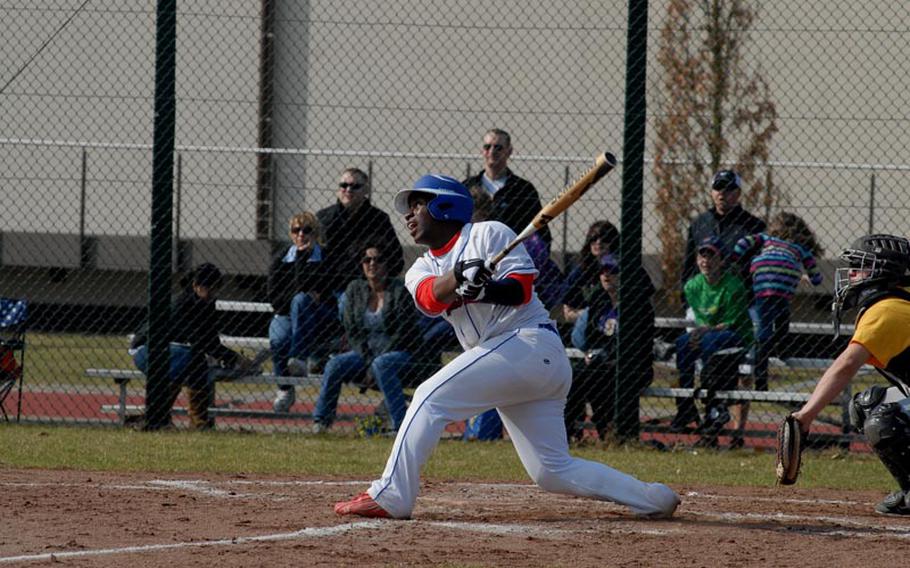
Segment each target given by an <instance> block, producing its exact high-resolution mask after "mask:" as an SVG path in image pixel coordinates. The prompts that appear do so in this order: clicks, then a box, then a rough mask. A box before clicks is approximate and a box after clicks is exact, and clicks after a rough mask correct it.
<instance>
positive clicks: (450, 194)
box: [395, 174, 474, 223]
mask: <svg viewBox="0 0 910 568" xmlns="http://www.w3.org/2000/svg"><path fill="white" fill-rule="evenodd" d="M415 192H417V193H428V194H431V195H435V197H434V198H433V199H431V200H430V202H429V203H428V204H427V210H428V211H429V212H430V217H432V218H434V219H436V220H439V221H460V222H462V223H468V222H470V221H471V215H472V214H473V213H474V200H473V199H472V198H471V193H470V192H469V191H468V188H466V187H465V186H464V184H462V183H461V182H460V181H458V180H457V179H455V178H453V177H449V176H444V175H439V174H427V175H425V176H423V177H421V178H420V179H418V180H417V181H415V182H414V186H413V187H412V188H411V189H402V190H400V191H399V192H398V193H397V194H396V195H395V210H396V211H398V212H399V213H401V214H405V213H407V212H408V211H409V209H408V196H410V195H411V194H412V193H415Z"/></svg>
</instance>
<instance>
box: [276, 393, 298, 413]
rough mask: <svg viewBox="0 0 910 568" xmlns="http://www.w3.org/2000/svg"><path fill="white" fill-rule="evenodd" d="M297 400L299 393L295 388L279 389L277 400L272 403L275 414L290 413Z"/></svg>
mask: <svg viewBox="0 0 910 568" xmlns="http://www.w3.org/2000/svg"><path fill="white" fill-rule="evenodd" d="M296 400H297V392H296V391H295V390H294V389H293V388H289V389H279V390H278V394H277V395H276V396H275V400H274V401H273V402H272V408H273V409H274V410H275V412H289V411H290V410H291V407H292V406H294V402H295V401H296Z"/></svg>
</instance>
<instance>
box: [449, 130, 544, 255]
mask: <svg viewBox="0 0 910 568" xmlns="http://www.w3.org/2000/svg"><path fill="white" fill-rule="evenodd" d="M481 154H482V156H483V171H482V172H480V173H479V174H477V175H476V176H472V177H469V178H468V179H466V180H464V181H463V182H462V183H464V185H465V187H468V188H471V187H474V186H479V187H483V188H484V189H485V190H486V191H487V192H488V193H489V194H490V195H491V196H492V197H493V208H492V211H491V213H490V217H489V219H490V220H491V221H499V222H500V223H505V224H506V225H508V227H509V228H510V229H512V230H513V231H515V232H516V233H520V232H521V231H522V230H523V229H524V228H525V227H526V226H527V225H528V223H530V222H531V220H532V219H534V215H536V214H537V212H538V211H540V208H541V203H540V195H539V194H538V193H537V189H536V188H535V187H534V184H532V183H531V182H529V181H528V180H526V179H523V178H520V177H518V176H517V175H515V173H514V172H512V170H510V169H509V165H508V164H509V158H510V157H511V156H512V137H511V136H510V135H509V133H508V132H506V131H505V130H502V129H499V128H492V129H490V130H488V131H487V132H486V134H484V135H483V145H482V146H481ZM538 234H539V235H540V237H541V238H542V239H543V241H544V242H545V243H546V245H547V254H549V246H550V242H551V241H552V236H551V235H550V230H549V228H547V227H544V228H543V229H542V230H541V231H539V233H538Z"/></svg>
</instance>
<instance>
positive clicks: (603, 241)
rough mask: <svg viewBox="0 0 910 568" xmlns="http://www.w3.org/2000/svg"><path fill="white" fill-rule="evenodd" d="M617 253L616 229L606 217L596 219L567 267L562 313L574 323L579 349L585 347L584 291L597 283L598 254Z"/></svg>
mask: <svg viewBox="0 0 910 568" xmlns="http://www.w3.org/2000/svg"><path fill="white" fill-rule="evenodd" d="M618 253H619V230H618V229H617V228H616V227H615V226H614V225H613V224H612V223H610V222H609V221H595V222H594V223H592V224H591V226H590V227H588V231H587V233H586V234H585V242H584V244H582V246H581V250H580V251H579V253H578V258H577V259H576V261H575V262H574V263H573V266H572V268H571V269H570V270H569V271H568V277H567V278H566V293H565V295H564V296H563V304H562V314H563V318H564V319H565V320H566V321H567V322H569V323H572V324H574V327H573V329H572V345H573V346H574V347H575V348H577V349H581V350H582V351H584V350H585V349H586V347H587V345H586V344H585V329H586V327H587V322H588V312H587V305H586V304H585V299H584V291H585V289H586V288H588V287H589V286H596V285H599V283H600V277H599V274H600V268H601V267H600V263H599V259H600V257H601V256H603V255H605V254H612V255H613V256H614V257H615V256H617V255H618Z"/></svg>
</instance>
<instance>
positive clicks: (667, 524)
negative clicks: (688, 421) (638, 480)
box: [0, 470, 910, 568]
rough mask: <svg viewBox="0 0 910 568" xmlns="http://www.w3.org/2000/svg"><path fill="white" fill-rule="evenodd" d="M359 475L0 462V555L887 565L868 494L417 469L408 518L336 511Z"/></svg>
mask: <svg viewBox="0 0 910 568" xmlns="http://www.w3.org/2000/svg"><path fill="white" fill-rule="evenodd" d="M365 487H366V482H365V481H363V480H358V481H352V480H340V479H336V480H317V479H288V478H267V477H259V476H256V477H253V476H246V475H235V476H218V475H206V474H203V475H153V474H148V473H138V474H129V473H116V474H111V473H91V472H76V471H45V470H3V471H0V513H2V514H0V566H7V565H16V566H20V565H21V566H42V565H51V564H53V565H55V566H60V565H65V566H124V565H129V566H131V567H134V568H138V567H146V566H167V567H170V568H173V567H174V566H214V565H217V566H219V568H223V567H233V566H238V567H239V566H244V567H246V566H269V567H276V566H357V567H368V566H432V565H440V564H445V565H449V566H572V567H575V566H731V565H737V566H785V565H798V566H801V567H808V566H825V567H826V568H827V567H830V566H845V565H867V566H889V565H895V564H894V562H895V561H896V559H898V558H902V557H906V555H907V554H910V519H903V518H892V517H883V516H878V515H875V514H874V513H873V512H872V506H873V504H874V503H875V502H877V501H878V500H879V499H881V497H882V495H880V494H878V493H870V492H843V491H821V490H813V491H809V490H800V489H790V488H787V489H779V488H762V489H752V490H746V489H736V488H728V487H675V489H676V490H678V491H680V492H681V493H682V494H683V495H684V501H683V504H682V505H681V507H680V509H679V511H678V513H677V516H676V517H675V518H674V519H672V520H667V521H651V520H643V519H638V518H635V517H633V516H631V515H630V514H628V512H626V511H625V510H624V509H623V508H622V507H619V506H617V505H614V504H612V503H602V502H596V501H591V500H586V499H578V498H574V497H566V496H561V495H552V494H547V493H544V492H542V491H540V490H538V489H536V488H534V487H533V486H530V485H520V484H490V483H470V482H451V483H448V482H436V483H427V484H425V485H424V487H423V490H422V493H421V497H420V499H419V501H418V504H417V509H416V510H415V511H414V518H413V520H410V521H384V520H382V521H377V520H366V519H364V520H354V521H351V520H349V519H348V518H344V519H342V518H340V517H337V516H335V514H334V513H333V512H332V504H333V503H334V502H335V501H336V500H339V499H342V498H346V497H348V496H350V495H352V494H354V493H356V492H359V491H361V490H363V489H364V488H365Z"/></svg>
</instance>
